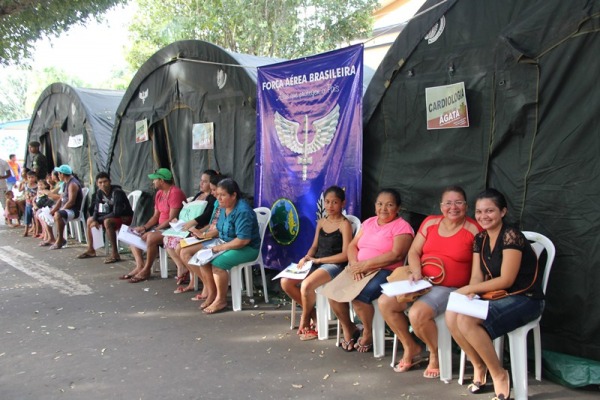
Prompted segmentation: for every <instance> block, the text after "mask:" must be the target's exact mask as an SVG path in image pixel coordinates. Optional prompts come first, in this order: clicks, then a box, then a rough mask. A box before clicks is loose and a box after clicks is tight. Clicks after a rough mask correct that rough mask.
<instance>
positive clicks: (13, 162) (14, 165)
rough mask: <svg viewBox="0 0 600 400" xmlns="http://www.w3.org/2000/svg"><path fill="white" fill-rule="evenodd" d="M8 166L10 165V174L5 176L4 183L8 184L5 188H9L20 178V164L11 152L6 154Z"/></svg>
mask: <svg viewBox="0 0 600 400" xmlns="http://www.w3.org/2000/svg"><path fill="white" fill-rule="evenodd" d="M8 166H9V167H10V170H11V173H12V175H11V176H10V177H8V178H6V183H7V184H8V188H7V190H11V189H12V187H13V186H15V185H16V184H17V182H18V181H19V180H20V179H21V166H20V165H19V163H18V162H17V156H16V155H14V154H11V155H9V156H8Z"/></svg>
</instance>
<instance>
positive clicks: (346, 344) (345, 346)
mask: <svg viewBox="0 0 600 400" xmlns="http://www.w3.org/2000/svg"><path fill="white" fill-rule="evenodd" d="M360 333H361V332H360V329H357V330H355V331H354V333H353V334H352V338H350V340H348V341H345V340H343V339H342V341H341V342H340V348H341V349H342V350H344V351H346V352H348V353H350V352H351V351H354V349H355V347H354V346H356V341H357V340H358V338H360Z"/></svg>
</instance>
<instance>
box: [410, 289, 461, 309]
mask: <svg viewBox="0 0 600 400" xmlns="http://www.w3.org/2000/svg"><path fill="white" fill-rule="evenodd" d="M455 290H456V288H453V287H446V286H436V285H434V286H433V287H432V288H431V291H429V293H425V294H424V295H423V296H421V297H419V298H418V299H417V301H422V302H423V303H425V304H427V305H428V306H429V307H430V308H431V309H432V310H433V312H434V313H435V316H436V317H437V316H438V315H440V314H442V313H444V312H445V311H446V306H447V305H448V298H449V297H450V293H452V292H454V291H455Z"/></svg>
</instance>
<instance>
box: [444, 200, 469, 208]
mask: <svg viewBox="0 0 600 400" xmlns="http://www.w3.org/2000/svg"><path fill="white" fill-rule="evenodd" d="M466 204H467V202H466V201H464V200H455V201H445V202H443V203H440V205H441V206H442V207H452V206H453V205H455V206H457V207H462V206H464V205H466Z"/></svg>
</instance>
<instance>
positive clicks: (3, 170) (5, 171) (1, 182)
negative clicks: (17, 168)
mask: <svg viewBox="0 0 600 400" xmlns="http://www.w3.org/2000/svg"><path fill="white" fill-rule="evenodd" d="M10 177H12V170H11V169H10V166H9V165H8V163H7V162H6V161H4V160H3V159H1V158H0V203H1V204H2V209H3V210H6V202H5V201H6V197H5V196H4V195H5V194H6V192H7V191H8V185H7V183H6V180H7V179H8V178H10ZM5 223H6V225H9V222H8V220H5Z"/></svg>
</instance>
